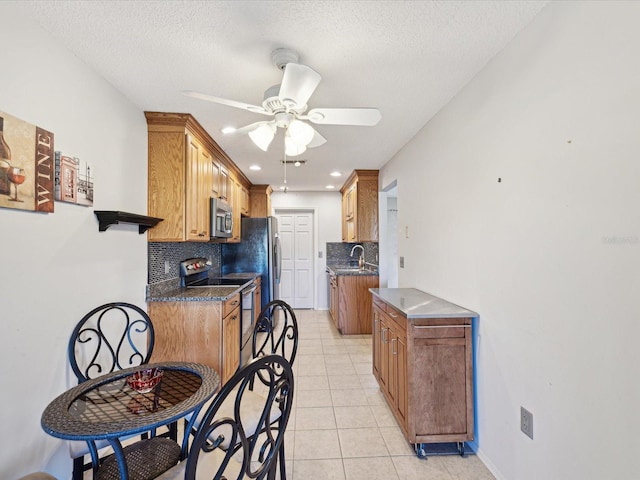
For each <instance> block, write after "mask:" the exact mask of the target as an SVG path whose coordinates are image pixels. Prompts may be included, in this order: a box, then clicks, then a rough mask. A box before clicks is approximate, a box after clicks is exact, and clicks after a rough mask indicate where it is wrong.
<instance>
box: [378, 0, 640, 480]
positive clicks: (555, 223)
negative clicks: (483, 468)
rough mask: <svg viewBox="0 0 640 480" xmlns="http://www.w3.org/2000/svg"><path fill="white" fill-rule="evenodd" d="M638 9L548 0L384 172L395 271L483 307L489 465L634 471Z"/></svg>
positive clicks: (502, 469)
mask: <svg viewBox="0 0 640 480" xmlns="http://www.w3.org/2000/svg"><path fill="white" fill-rule="evenodd" d="M638 25H640V3H638V2H553V3H551V4H550V5H549V6H548V7H546V8H545V9H544V10H543V11H542V12H541V14H540V15H539V16H538V17H537V18H536V19H535V20H534V21H533V23H532V24H531V25H530V26H529V27H528V28H527V29H526V30H525V31H524V32H522V33H521V34H520V35H519V36H518V37H516V39H515V40H514V41H513V42H512V43H511V44H510V45H509V46H508V47H507V48H506V49H505V50H504V51H503V52H502V53H500V54H499V55H498V56H497V57H496V58H494V59H493V60H492V61H491V62H490V64H489V65H488V66H487V67H486V69H485V70H483V71H482V72H481V73H480V74H479V75H478V76H477V77H476V78H475V79H474V80H473V81H472V82H471V83H470V84H469V85H468V86H467V87H466V88H465V89H464V90H463V91H462V92H461V93H460V94H459V95H457V97H456V98H455V99H454V100H453V101H452V102H451V103H450V104H449V105H448V106H446V107H445V108H444V109H443V110H442V111H441V112H440V113H439V114H438V115H437V116H436V118H434V119H433V120H432V121H431V122H430V123H429V124H428V125H427V126H426V127H425V128H424V129H423V130H422V131H421V132H420V133H419V134H418V135H417V136H416V137H415V138H414V139H413V140H412V141H411V142H410V143H409V144H408V145H406V147H405V148H404V149H403V150H402V151H400V152H399V153H398V154H397V156H396V157H395V158H394V159H393V160H392V161H390V162H389V163H388V164H387V165H386V166H385V167H384V169H383V171H382V172H381V176H380V185H381V186H384V185H388V184H390V183H391V182H393V181H394V180H397V185H398V212H399V218H398V223H399V227H400V230H401V231H404V227H405V226H408V227H409V238H404V236H402V237H401V238H399V239H398V242H399V243H398V248H399V254H400V255H404V256H405V259H406V268H404V269H400V286H415V287H417V288H419V289H422V290H425V291H427V292H430V293H433V294H435V295H438V296H441V297H444V298H446V299H448V300H450V301H453V302H455V303H458V304H460V305H463V306H465V307H468V308H470V309H473V310H475V311H477V312H479V313H480V315H481V317H480V320H479V333H480V340H479V352H478V357H479V361H478V364H477V367H478V385H479V388H478V390H479V391H478V401H479V410H478V416H479V433H480V434H479V445H480V456H481V458H483V459H484V460H485V462H486V463H487V464H488V465H489V466H490V467H491V468H492V469H493V470H494V472H495V473H496V476H497V477H498V478H502V479H510V480H516V479H517V480H527V479H537V480H539V479H545V480H552V479H558V480H567V479H604V478H607V479H617V480H619V479H632V478H633V479H636V478H639V476H640V473H639V472H640V470H639V468H638V462H637V459H636V458H635V455H634V454H633V445H635V444H636V443H637V438H636V433H637V431H638V427H639V426H640V416H639V415H638V405H640V380H639V377H638V369H637V367H636V365H637V350H638V346H637V344H638V338H639V335H638V334H639V333H640V329H639V327H638V324H639V322H638V311H637V298H638V292H639V291H640V275H639V274H638V272H639V269H640V55H638V45H640V29H639V28H638ZM499 178H500V179H501V181H500V182H499V181H498V179H499ZM418 206H419V207H420V208H417V207H418ZM521 405H523V406H525V407H526V408H527V409H529V410H530V411H531V412H533V414H534V440H530V439H529V438H528V437H526V436H524V434H522V433H521V432H520V430H519V409H520V406H521Z"/></svg>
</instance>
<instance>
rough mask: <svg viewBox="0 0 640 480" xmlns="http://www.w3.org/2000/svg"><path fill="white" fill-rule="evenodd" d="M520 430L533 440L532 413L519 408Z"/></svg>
mask: <svg viewBox="0 0 640 480" xmlns="http://www.w3.org/2000/svg"><path fill="white" fill-rule="evenodd" d="M520 430H522V432H523V433H524V434H525V435H526V436H527V437H529V438H531V439H532V440H533V413H531V412H530V411H529V410H527V409H526V408H524V407H520Z"/></svg>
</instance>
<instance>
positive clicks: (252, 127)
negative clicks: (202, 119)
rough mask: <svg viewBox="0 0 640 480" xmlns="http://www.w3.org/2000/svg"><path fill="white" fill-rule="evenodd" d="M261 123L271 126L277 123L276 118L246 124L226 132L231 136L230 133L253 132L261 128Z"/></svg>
mask: <svg viewBox="0 0 640 480" xmlns="http://www.w3.org/2000/svg"><path fill="white" fill-rule="evenodd" d="M261 125H270V126H272V125H275V120H271V121H263V122H255V123H250V124H249V125H245V126H244V127H240V128H236V129H235V130H231V131H229V132H225V133H224V134H225V135H227V136H230V135H243V134H245V133H249V132H253V131H254V130H255V129H257V128H259V127H260V126H261Z"/></svg>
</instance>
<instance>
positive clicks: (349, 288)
mask: <svg viewBox="0 0 640 480" xmlns="http://www.w3.org/2000/svg"><path fill="white" fill-rule="evenodd" d="M378 282H379V278H378V276H377V275H330V276H329V313H330V314H331V318H333V323H334V324H335V326H336V328H337V329H338V330H339V331H340V333H342V334H343V335H365V334H368V333H371V294H370V293H369V289H370V288H376V287H377V286H378Z"/></svg>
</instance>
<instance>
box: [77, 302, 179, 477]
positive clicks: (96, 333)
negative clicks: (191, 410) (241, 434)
mask: <svg viewBox="0 0 640 480" xmlns="http://www.w3.org/2000/svg"><path fill="white" fill-rule="evenodd" d="M154 339H155V337H154V330H153V324H152V323H151V319H150V318H149V316H148V315H147V314H146V312H145V311H144V310H142V309H141V308H140V307H138V306H136V305H133V304H130V303H125V302H114V303H107V304H104V305H101V306H99V307H96V308H94V309H93V310H91V311H90V312H89V313H87V314H86V315H85V316H84V317H82V319H81V320H80V321H79V322H78V324H77V325H76V327H75V328H74V329H73V332H72V334H71V338H70V339H69V345H68V349H67V353H68V357H69V363H70V365H71V369H72V370H73V373H74V374H75V375H76V377H77V379H78V383H82V382H85V381H86V380H89V379H92V378H95V377H99V376H101V375H105V374H107V373H111V372H113V371H116V370H122V369H124V368H128V367H133V366H137V365H144V364H146V363H149V359H150V358H151V354H152V353H153V345H154ZM152 434H155V432H152ZM168 436H169V437H171V439H173V440H175V439H176V438H177V425H175V424H174V425H172V426H170V431H169V434H168ZM162 442H163V441H162V440H154V442H153V444H154V445H155V444H160V443H162ZM106 446H108V442H106V441H104V442H91V443H90V444H87V443H86V442H70V446H69V453H70V456H71V458H72V459H73V480H81V479H82V478H83V475H84V471H85V470H88V469H89V468H91V467H92V466H93V472H94V476H95V475H96V473H97V470H98V466H99V464H100V457H99V454H98V450H100V449H102V448H104V447H106ZM86 455H90V456H91V461H90V462H85V456H86ZM176 462H177V459H176Z"/></svg>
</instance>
